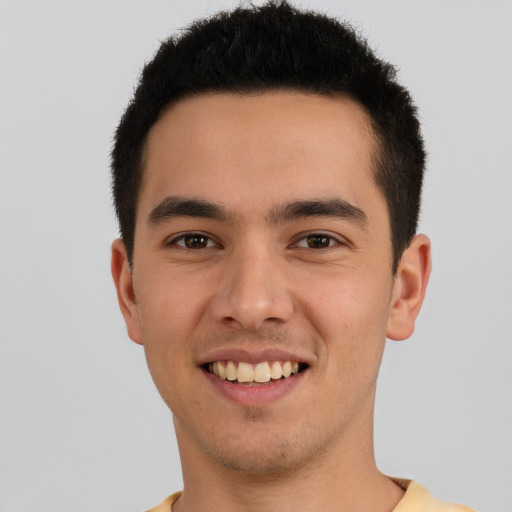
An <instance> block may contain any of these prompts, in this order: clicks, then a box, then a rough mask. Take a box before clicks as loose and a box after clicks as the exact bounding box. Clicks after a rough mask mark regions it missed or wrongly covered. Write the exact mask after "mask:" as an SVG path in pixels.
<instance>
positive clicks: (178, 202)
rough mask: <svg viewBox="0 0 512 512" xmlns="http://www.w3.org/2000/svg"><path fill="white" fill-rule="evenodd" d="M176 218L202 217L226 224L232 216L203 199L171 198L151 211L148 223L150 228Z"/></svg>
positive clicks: (219, 206) (220, 207) (222, 207)
mask: <svg viewBox="0 0 512 512" xmlns="http://www.w3.org/2000/svg"><path fill="white" fill-rule="evenodd" d="M176 217H202V218H207V219H215V220H219V221H224V222H226V221H228V220H230V219H231V217H232V215H230V214H229V212H228V211H227V210H226V208H225V207H224V206H222V205H220V204H215V203H210V202H208V201H203V200H202V199H189V198H183V197H180V196H169V197H166V198H165V199H164V200H163V201H162V202H161V203H160V204H159V205H158V206H156V207H155V208H154V209H153V210H152V211H151V213H150V214H149V216H148V221H147V222H148V224H149V225H150V226H157V225H158V224H160V223H162V222H164V221H167V220H170V219H174V218H176Z"/></svg>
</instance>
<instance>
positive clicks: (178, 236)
mask: <svg viewBox="0 0 512 512" xmlns="http://www.w3.org/2000/svg"><path fill="white" fill-rule="evenodd" d="M187 236H202V237H204V238H206V239H207V240H208V243H207V245H206V247H203V248H196V249H192V248H190V247H187V246H186V245H185V244H179V243H178V241H180V240H184V239H185V238H186V237H187ZM210 242H211V244H212V245H210ZM164 245H166V246H177V247H179V248H181V249H184V250H187V251H198V250H204V249H208V248H211V247H221V244H220V243H219V242H218V241H217V240H216V239H215V237H213V236H212V235H209V234H208V233H204V232H203V231H184V232H182V233H175V234H173V235H171V236H169V237H167V238H166V239H165V241H164Z"/></svg>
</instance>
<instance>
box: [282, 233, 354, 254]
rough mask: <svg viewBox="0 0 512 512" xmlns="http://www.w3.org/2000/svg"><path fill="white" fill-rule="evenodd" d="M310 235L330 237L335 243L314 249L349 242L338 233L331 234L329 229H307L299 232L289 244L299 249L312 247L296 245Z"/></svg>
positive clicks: (328, 247)
mask: <svg viewBox="0 0 512 512" xmlns="http://www.w3.org/2000/svg"><path fill="white" fill-rule="evenodd" d="M311 236H325V237H327V238H330V239H331V240H332V241H334V242H335V243H334V244H332V245H331V244H329V245H328V246H327V247H320V248H316V249H314V250H316V251H320V250H322V249H324V250H325V249H331V248H332V247H338V246H346V245H349V242H348V241H347V240H346V239H345V238H344V237H342V236H341V235H338V234H333V233H331V232H329V231H321V230H319V231H308V232H305V233H300V234H298V235H297V236H296V237H295V239H294V241H293V242H292V244H291V246H292V247H298V248H300V249H313V248H312V247H307V246H306V245H304V246H300V245H298V243H299V242H300V241H302V240H305V239H307V238H308V237H311Z"/></svg>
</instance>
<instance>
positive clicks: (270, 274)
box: [211, 251, 294, 331]
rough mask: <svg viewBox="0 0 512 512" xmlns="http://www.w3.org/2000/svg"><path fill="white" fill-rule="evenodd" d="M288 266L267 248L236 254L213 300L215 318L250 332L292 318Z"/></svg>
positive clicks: (228, 265) (226, 269) (227, 267)
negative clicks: (265, 249)
mask: <svg viewBox="0 0 512 512" xmlns="http://www.w3.org/2000/svg"><path fill="white" fill-rule="evenodd" d="M285 266H286V262H285V261H279V258H278V257H275V258H272V256H271V255H270V254H268V253H267V252H265V251H260V252H259V253H255V252H254V251H252V252H251V251H247V252H244V253H240V254H238V255H235V256H233V258H231V259H230V260H229V261H227V262H226V264H225V269H224V273H223V276H222V278H221V282H220V287H219V289H218V291H217V293H216V295H215V297H214V298H213V300H212V303H211V307H212V312H213V315H214V317H215V319H216V320H217V321H219V322H222V323H224V324H227V325H230V326H232V327H238V328H243V329H246V330H249V331H256V330H258V329H260V328H262V327H264V326H266V325H270V324H280V323H284V322H286V321H287V320H289V319H290V317H291V316H292V314H293V309H294V304H293V297H292V294H291V291H290V289H289V283H288V282H287V279H286V270H285V268H284V267H285Z"/></svg>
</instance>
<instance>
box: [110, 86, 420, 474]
mask: <svg viewBox="0 0 512 512" xmlns="http://www.w3.org/2000/svg"><path fill="white" fill-rule="evenodd" d="M373 147H374V139H373V136H372V132H371V130H370V128H369V120H368V117H367V115H366V114H365V112H364V111H363V110H362V109H361V108H360V107H359V106H358V105H357V104H356V103H355V102H353V101H351V100H349V99H347V98H337V99H333V98H326V97H320V96H314V95H307V96H306V95H304V94H300V93H292V92H275V93H264V94H258V95H244V96H241V95H230V94H216V95H214V94H211V95H203V96H199V97H195V98H191V99H186V100H182V101H180V102H178V103H177V104H175V105H173V106H172V107H170V108H169V109H168V110H167V111H166V112H165V113H164V115H163V116H162V117H161V118H160V120H159V121H158V122H157V123H156V124H155V125H154V127H153V128H152V130H151V132H150V134H149V137H148V143H147V148H146V149H147V151H146V156H145V168H144V181H143V184H142V188H141V193H140V198H139V202H138V209H137V223H136V230H135V247H134V260H133V273H130V271H129V266H128V262H127V260H126V253H125V252H124V249H123V247H122V244H121V243H120V242H116V243H115V244H114V256H113V272H114V278H115V280H116V284H117V287H118V293H119V299H120V303H121V308H122V310H123V313H124V316H125V319H126V322H127V326H128V332H129V335H130V337H131V338H132V339H133V340H134V341H136V342H138V343H141V344H143V345H144V349H145V353H146V357H147V361H148V365H149V368H150V371H151V374H152V376H153V379H154V381H155V383H156V386H157V387H158V390H159V391H160V393H161V395H162V397H163V398H164V400H165V402H166V403H167V404H168V406H169V407H170V409H171V410H172V412H173V417H174V422H175V427H176V433H177V436H178V442H179V445H180V450H181V451H182V454H183V453H188V454H193V456H194V457H196V458H202V459H203V460H204V461H208V463H213V464H220V465H221V466H223V467H225V468H231V469H234V470H237V471H243V472H247V473H266V472H275V471H281V470H286V469H290V468H293V467H296V466H298V465H301V464H303V463H305V462H307V461H310V460H314V459H315V458H318V457H321V456H322V454H325V453H328V452H329V451H330V452H331V453H334V452H336V451H338V452H339V451H340V450H341V449H342V447H343V446H347V445H348V444H350V445H351V446H355V445H357V446H363V445H364V444H366V445H367V444H368V443H371V434H372V432H371V423H372V411H373V400H374V392H375V383H376V378H377V373H378V368H379V365H380V361H381V356H382V352H383V347H384V342H385V338H386V335H390V336H392V337H393V336H394V337H396V338H400V337H405V335H406V334H410V331H411V329H410V328H409V327H405V328H404V323H403V322H402V324H400V320H397V317H398V316H399V315H398V314H397V311H398V310H399V307H398V306H397V305H400V307H402V310H403V309H404V307H403V302H404V300H405V299H406V298H407V297H406V295H407V296H408V298H409V299H410V298H411V296H412V295H413V294H414V293H413V292H414V290H413V288H414V286H412V285H411V283H412V281H411V280H409V281H408V280H407V279H402V278H401V276H402V274H401V272H402V271H401V270H400V269H399V272H398V274H397V276H393V273H392V249H391V236H390V227H389V216H388V211H387V208H386V203H385V200H384V198H383V197H382V195H381V193H380V192H379V190H378V189H377V187H376V185H375V183H374V180H373V177H372V166H373V161H372V154H373ZM413 266H414V265H409V267H410V268H412V267H413ZM401 268H402V267H401ZM416 288H418V286H416ZM415 293H416V295H418V293H417V291H416V292H415ZM419 295H422V294H421V293H419ZM421 298H422V297H421ZM406 309H407V308H406ZM410 309H411V308H409V309H408V311H409V310H410ZM408 314H409V316H411V313H410V311H409V313H408ZM402 316H403V315H402ZM414 316H415V314H414ZM402 320H403V318H402ZM409 320H410V318H408V319H407V322H409V323H408V324H407V325H408V326H410V321H409ZM407 322H405V323H407ZM398 324H400V326H398ZM400 329H402V330H400ZM216 374H217V375H216ZM182 458H183V457H182Z"/></svg>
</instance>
